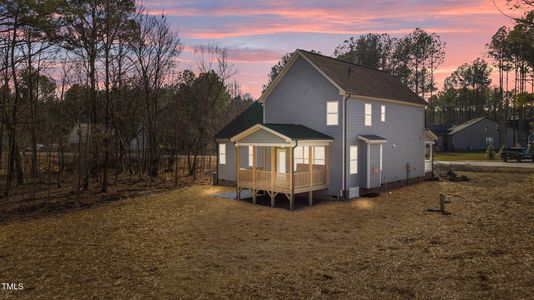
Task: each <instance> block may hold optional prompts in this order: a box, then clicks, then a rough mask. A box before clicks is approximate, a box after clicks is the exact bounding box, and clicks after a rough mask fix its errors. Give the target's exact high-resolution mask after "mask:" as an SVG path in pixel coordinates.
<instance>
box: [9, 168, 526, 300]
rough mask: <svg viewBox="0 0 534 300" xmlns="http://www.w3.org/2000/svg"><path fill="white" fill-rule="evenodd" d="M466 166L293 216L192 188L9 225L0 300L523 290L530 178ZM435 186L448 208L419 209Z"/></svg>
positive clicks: (503, 293) (515, 293)
mask: <svg viewBox="0 0 534 300" xmlns="http://www.w3.org/2000/svg"><path fill="white" fill-rule="evenodd" d="M462 174H466V175H467V176H469V177H470V178H471V181H469V182H460V183H448V182H425V183H421V184H417V185H412V186H407V187H404V188H401V189H398V190H395V191H392V193H391V194H389V193H385V194H382V195H381V196H379V197H377V198H361V199H359V200H354V201H350V202H327V201H323V202H320V203H319V204H318V205H316V206H314V207H306V206H305V203H306V199H300V200H298V201H297V210H296V211H293V212H290V211H288V210H286V209H284V208H283V206H286V207H287V205H286V202H287V201H284V200H279V201H278V203H279V206H280V207H281V208H274V209H273V208H270V207H267V206H265V205H252V204H250V203H247V202H246V201H235V200H226V199H219V198H214V197H211V196H210V195H211V194H214V193H218V192H221V191H224V190H230V189H229V188H222V187H209V186H194V187H190V188H185V189H182V190H177V191H173V192H168V193H163V194H159V195H155V196H148V197H140V198H136V199H131V200H124V201H120V202H113V203H109V204H107V205H102V206H98V207H93V208H91V209H87V210H83V211H75V212H71V213H67V214H62V215H56V216H51V217H46V218H39V219H35V220H27V221H21V222H11V223H9V224H4V225H2V226H1V227H0V229H1V231H0V261H1V269H0V281H1V282H23V283H24V285H25V287H26V288H25V290H23V291H20V292H5V291H1V290H0V297H3V296H6V297H10V296H13V297H23V298H32V299H33V298H43V299H49V298H53V297H56V298H147V297H148V298H179V297H182V298H212V297H215V298H264V297H268V298H289V299H294V298H376V299H379V298H384V299H388V298H437V299H458V298H462V299H473V298H498V299H501V298H502V299H511V298H515V299H517V298H529V297H531V295H533V294H534V269H533V267H534V256H533V255H532V253H534V238H533V234H532V232H534V217H533V216H534V199H533V198H534V185H533V184H532V182H534V174H532V173H516V174H513V173H460V175H462ZM440 192H444V193H447V194H450V195H452V196H453V201H452V203H450V204H448V209H449V211H450V212H452V214H451V215H448V216H443V215H440V214H436V213H429V212H427V211H426V209H427V208H429V207H435V206H437V199H438V194H439V193H440ZM265 203H266V202H265Z"/></svg>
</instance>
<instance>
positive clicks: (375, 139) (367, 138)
mask: <svg viewBox="0 0 534 300" xmlns="http://www.w3.org/2000/svg"><path fill="white" fill-rule="evenodd" d="M358 139H360V140H362V141H364V142H366V143H368V144H384V143H387V140H386V139H385V138H383V137H381V136H378V135H374V134H366V135H360V136H358Z"/></svg>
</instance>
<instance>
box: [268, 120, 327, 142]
mask: <svg viewBox="0 0 534 300" xmlns="http://www.w3.org/2000/svg"><path fill="white" fill-rule="evenodd" d="M263 125H264V126H265V127H267V128H269V129H272V130H274V131H276V132H278V133H281V134H283V135H285V136H287V137H289V138H291V139H292V140H334V138H332V137H331V136H329V135H326V134H323V133H321V132H319V131H316V130H313V129H311V128H309V127H306V126H303V125H295V124H263Z"/></svg>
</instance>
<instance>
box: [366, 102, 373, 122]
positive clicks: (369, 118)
mask: <svg viewBox="0 0 534 300" xmlns="http://www.w3.org/2000/svg"><path fill="white" fill-rule="evenodd" d="M371 125H373V105H372V104H369V103H365V126H371Z"/></svg>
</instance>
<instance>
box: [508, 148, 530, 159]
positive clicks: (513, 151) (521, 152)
mask: <svg viewBox="0 0 534 300" xmlns="http://www.w3.org/2000/svg"><path fill="white" fill-rule="evenodd" d="M501 159H502V160H503V161H509V160H517V161H522V160H532V161H534V152H531V151H529V150H528V149H526V148H523V147H512V148H504V149H503V150H502V153H501Z"/></svg>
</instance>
